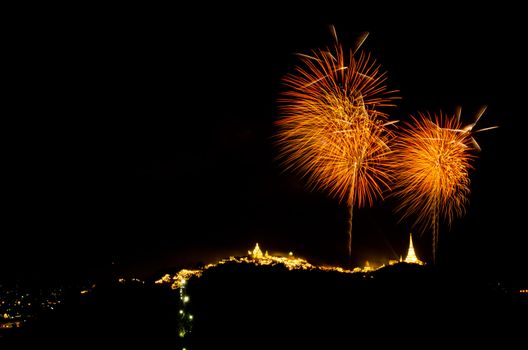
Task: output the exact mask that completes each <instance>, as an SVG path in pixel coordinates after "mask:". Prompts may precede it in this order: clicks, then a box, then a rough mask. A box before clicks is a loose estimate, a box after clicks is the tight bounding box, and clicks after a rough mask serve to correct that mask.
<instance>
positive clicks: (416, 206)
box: [391, 108, 495, 263]
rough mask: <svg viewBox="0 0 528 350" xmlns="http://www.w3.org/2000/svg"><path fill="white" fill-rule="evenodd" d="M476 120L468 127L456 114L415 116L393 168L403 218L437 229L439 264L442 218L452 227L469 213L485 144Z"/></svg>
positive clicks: (398, 146) (399, 144) (397, 146)
mask: <svg viewBox="0 0 528 350" xmlns="http://www.w3.org/2000/svg"><path fill="white" fill-rule="evenodd" d="M484 110H485V108H483V109H482V110H481V111H480V112H479V113H478V114H477V117H476V121H475V122H474V123H472V124H469V125H468V126H466V127H462V124H461V122H460V110H458V111H457V113H456V115H454V116H448V115H445V114H442V113H441V112H440V113H439V114H432V115H431V114H422V113H419V114H418V117H416V118H415V117H413V118H412V122H411V123H408V124H407V125H406V128H403V129H402V131H401V132H400V133H399V135H398V136H399V137H398V138H397V141H396V143H395V145H394V153H393V155H392V157H391V158H392V162H391V163H392V165H393V171H394V179H395V185H394V188H393V191H394V192H393V195H394V196H396V197H398V198H399V199H400V200H401V202H400V204H399V206H398V207H397V209H396V210H397V211H398V212H400V213H401V214H402V219H404V218H407V217H409V216H411V215H415V216H416V220H415V223H414V224H415V225H416V226H418V227H419V228H421V229H422V231H425V230H427V229H431V230H432V241H433V263H434V262H435V260H436V251H437V247H438V237H439V226H440V219H441V218H443V219H445V220H446V221H447V223H448V224H449V225H451V223H452V222H453V220H454V218H455V217H460V216H462V215H463V214H464V212H465V207H466V205H467V203H468V196H469V193H470V189H469V184H470V180H469V171H470V170H471V169H472V165H471V163H472V161H473V160H474V158H475V157H476V155H475V152H474V151H475V150H476V151H479V150H480V146H479V145H478V144H477V142H476V141H475V139H474V138H473V136H472V133H475V132H480V131H484V130H490V129H493V128H495V127H491V128H486V129H481V130H477V131H473V127H474V126H475V125H476V123H477V121H478V120H479V119H480V117H481V116H482V114H483V113H484Z"/></svg>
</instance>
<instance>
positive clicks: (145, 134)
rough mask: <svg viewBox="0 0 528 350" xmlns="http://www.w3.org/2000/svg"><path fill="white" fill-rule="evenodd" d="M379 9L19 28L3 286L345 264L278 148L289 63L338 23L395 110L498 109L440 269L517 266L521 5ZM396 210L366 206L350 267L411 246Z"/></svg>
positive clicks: (321, 205)
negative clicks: (238, 266) (205, 262)
mask: <svg viewBox="0 0 528 350" xmlns="http://www.w3.org/2000/svg"><path fill="white" fill-rule="evenodd" d="M380 7H381V6H378V5H375V4H373V5H372V6H367V5H365V6H356V5H354V6H352V5H351V6H349V7H345V8H343V7H334V8H332V7H330V6H328V7H327V8H325V9H312V10H305V11H299V10H292V9H287V8H285V7H278V6H274V7H271V6H270V5H268V7H262V8H258V7H255V8H249V7H248V8H246V9H240V8H238V9H236V11H235V9H234V8H225V7H224V8H210V7H207V6H205V5H204V8H201V9H190V8H188V9H183V8H181V9H178V8H171V9H162V8H159V9H158V8H156V9H155V8H149V9H144V8H118V9H108V8H107V9H75V10H73V9H71V11H69V12H66V13H67V15H63V14H61V15H58V14H57V13H58V12H57V13H56V14H54V15H51V16H39V15H38V14H33V15H35V17H36V18H35V20H33V17H32V19H31V20H29V19H27V18H26V19H25V21H21V22H20V23H18V25H14V26H13V27H12V28H11V31H10V35H11V38H13V39H14V40H13V42H14V44H15V45H14V47H13V49H12V50H9V55H11V57H13V62H12V64H11V66H10V67H8V70H9V78H10V79H9V93H8V96H7V97H8V100H9V102H10V105H11V107H10V108H6V109H5V110H4V118H5V119H6V120H8V121H9V123H8V124H9V125H8V126H6V128H5V129H4V134H5V140H7V143H6V147H5V148H4V172H5V173H6V174H7V180H6V181H5V182H4V191H3V192H4V194H5V195H4V196H3V197H4V208H5V209H4V220H3V221H4V225H3V227H4V228H3V230H2V235H3V237H2V244H1V246H2V247H3V249H2V254H1V257H0V259H1V262H2V265H1V266H2V270H3V271H1V270H0V271H1V274H3V275H5V276H26V275H33V276H34V275H39V276H45V275H47V274H58V275H68V274H71V273H72V272H79V273H87V274H90V273H93V272H94V271H102V270H105V269H107V268H108V267H109V266H111V265H110V264H111V262H114V263H116V264H117V265H118V266H123V268H124V269H125V268H126V269H145V267H147V266H148V269H150V268H151V267H152V266H154V267H155V268H160V267H162V266H168V265H175V264H179V263H182V262H190V261H192V262H194V261H197V260H200V259H206V257H207V256H210V255H211V254H218V253H221V254H220V255H222V254H223V253H224V252H227V251H230V250H233V251H235V250H237V249H239V252H242V251H243V250H241V249H243V248H245V247H246V246H250V245H252V244H254V242H255V241H259V242H262V244H263V245H264V246H269V247H270V249H275V250H290V249H292V250H295V251H297V252H300V253H301V254H304V255H305V256H308V257H312V258H317V259H321V260H324V261H328V262H339V261H341V257H342V256H343V255H344V253H345V249H344V242H345V241H346V240H345V229H346V209H345V208H344V207H343V206H340V205H339V204H338V203H337V202H336V201H335V200H333V199H331V198H328V197H327V196H326V195H325V194H324V193H318V192H309V191H307V190H306V188H305V187H304V186H303V183H302V181H301V180H300V179H299V178H298V177H296V176H295V175H292V174H283V173H281V168H280V166H279V164H278V163H277V162H276V161H275V160H274V157H275V156H276V153H277V152H276V149H275V148H274V146H273V144H272V140H271V138H272V135H273V133H274V131H275V129H274V126H273V123H274V121H275V120H277V111H276V107H277V104H276V99H277V97H278V94H279V92H280V89H281V85H280V84H281V82H280V79H281V77H282V76H283V75H284V74H286V73H288V72H289V71H290V70H291V69H292V67H293V65H294V64H295V63H296V62H297V61H296V58H295V56H294V55H293V53H295V52H307V51H309V50H310V49H311V48H318V47H323V46H327V45H331V44H332V37H331V35H330V33H329V30H328V25H329V24H334V25H335V26H336V28H337V31H338V35H339V37H340V40H341V41H342V42H343V43H344V44H345V45H347V44H348V45H353V43H354V40H355V38H356V37H357V36H358V35H359V33H361V32H363V31H369V32H370V37H369V38H368V40H367V42H366V43H365V46H364V48H365V49H367V50H369V51H371V52H372V54H373V55H374V56H375V57H376V58H377V59H378V61H379V62H380V63H381V64H382V65H383V67H384V68H385V69H387V70H388V72H389V85H390V87H391V88H394V89H398V90H400V91H401V92H400V95H401V96H402V100H401V102H400V103H399V107H398V108H397V109H394V110H393V113H392V114H393V116H394V118H396V119H401V120H406V119H407V118H408V115H409V114H410V113H415V112H416V111H427V110H428V111H437V110H439V109H442V110H444V111H447V112H452V111H453V110H454V108H455V106H457V105H461V106H462V107H463V112H464V113H463V118H466V119H465V120H467V121H468V122H469V121H470V120H471V118H472V117H473V115H474V114H475V113H476V111H477V110H478V108H479V107H480V106H481V105H484V104H486V105H488V111H487V113H486V114H485V115H484V117H483V119H482V121H481V126H491V125H500V129H498V130H494V131H491V132H489V133H487V134H482V135H479V141H480V144H481V146H482V148H483V152H482V153H481V154H480V155H479V157H480V158H479V159H478V160H477V161H476V163H475V168H476V170H475V171H474V172H473V173H472V175H471V179H472V185H471V186H472V195H471V203H470V206H469V208H468V213H467V215H466V217H465V218H464V219H461V220H458V221H456V222H455V224H454V227H453V228H452V230H451V231H449V232H448V231H447V229H445V228H444V232H445V235H444V239H443V241H442V242H441V244H443V247H442V248H441V249H442V250H443V252H442V259H443V261H445V263H446V264H452V265H455V264H459V263H464V264H470V265H472V264H479V265H480V266H481V268H482V269H484V270H488V269H489V271H492V273H499V274H500V273H503V272H504V271H505V270H507V269H509V268H511V267H514V268H515V269H517V270H520V269H521V267H520V266H524V265H523V264H525V260H526V255H525V252H524V248H523V242H525V241H526V239H525V238H524V237H523V235H524V234H523V231H524V220H523V219H524V217H523V215H524V208H525V206H526V205H525V198H526V195H525V193H526V191H525V186H524V185H523V183H524V182H525V178H526V176H525V174H524V171H523V170H522V169H521V167H523V166H524V161H525V159H526V157H525V149H524V146H523V140H524V139H525V137H524V135H523V134H524V132H525V130H526V129H525V126H526V109H525V104H526V103H525V101H526V98H525V93H526V89H525V84H526V78H527V76H526V63H525V62H526V54H525V53H523V50H524V43H525V41H526V40H525V38H524V26H523V21H522V20H523V19H522V18H521V16H520V13H521V12H522V11H519V9H515V8H508V9H505V8H502V9H496V8H486V7H479V8H474V9H470V10H467V11H462V10H461V9H459V8H457V7H449V8H447V7H435V5H427V7H424V8H414V9H413V10H414V11H416V12H415V13H412V14H411V13H410V12H408V10H409V9H396V8H386V9H380ZM48 10H49V9H48ZM52 12H53V11H52ZM61 13H62V12H61ZM26 24H27V25H26ZM392 207H393V204H392V203H390V202H386V203H384V204H378V205H377V206H376V207H374V208H372V209H362V210H358V211H356V216H355V219H354V240H355V241H354V244H355V248H356V249H357V256H356V260H358V261H363V260H364V259H369V258H370V259H372V258H376V257H379V258H383V257H387V256H390V257H396V256H397V255H398V254H401V252H402V249H403V247H404V246H405V245H406V244H407V241H406V239H407V235H408V232H409V231H410V230H411V229H410V225H409V224H408V223H401V224H398V223H397V220H396V219H395V218H394V217H393V216H392V214H391V208H392ZM416 244H417V246H418V249H419V250H422V251H423V253H424V254H427V251H428V250H429V245H428V242H427V238H425V237H424V238H423V240H422V241H421V242H417V243H416ZM391 254H392V255H391Z"/></svg>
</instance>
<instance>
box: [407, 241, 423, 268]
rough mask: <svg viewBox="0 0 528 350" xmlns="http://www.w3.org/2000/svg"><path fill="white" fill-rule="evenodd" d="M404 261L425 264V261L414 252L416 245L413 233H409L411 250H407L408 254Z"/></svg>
mask: <svg viewBox="0 0 528 350" xmlns="http://www.w3.org/2000/svg"><path fill="white" fill-rule="evenodd" d="M403 261H404V262H406V263H408V264H418V265H424V262H423V261H421V260H420V259H418V258H417V257H416V254H415V253H414V246H413V241H412V233H411V234H410V235H409V250H408V251H407V256H406V257H405V260H403Z"/></svg>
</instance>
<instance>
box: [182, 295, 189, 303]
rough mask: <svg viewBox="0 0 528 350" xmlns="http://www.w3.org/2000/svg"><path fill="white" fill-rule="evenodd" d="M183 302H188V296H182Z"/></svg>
mask: <svg viewBox="0 0 528 350" xmlns="http://www.w3.org/2000/svg"><path fill="white" fill-rule="evenodd" d="M183 302H184V303H188V302H189V296H188V295H186V296H184V297H183Z"/></svg>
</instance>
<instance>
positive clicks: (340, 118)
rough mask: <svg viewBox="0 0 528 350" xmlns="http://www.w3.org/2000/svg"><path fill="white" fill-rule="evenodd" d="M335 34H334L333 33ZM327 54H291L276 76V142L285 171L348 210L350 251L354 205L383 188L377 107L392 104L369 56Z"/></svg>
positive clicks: (383, 145) (382, 123)
mask: <svg viewBox="0 0 528 350" xmlns="http://www.w3.org/2000/svg"><path fill="white" fill-rule="evenodd" d="M334 34H335V32H334ZM365 38H366V35H364V36H362V38H361V39H360V40H359V41H358V45H357V46H356V49H355V50H350V51H348V52H347V51H345V50H344V49H343V47H342V46H341V45H340V44H339V43H338V42H337V37H336V44H335V46H334V47H333V48H332V49H326V50H314V51H312V53H311V54H310V55H299V56H300V58H301V64H300V65H298V66H297V67H296V68H295V71H294V73H292V74H289V75H287V76H286V77H285V78H284V83H285V85H286V87H287V90H286V91H285V92H284V93H283V94H282V98H281V99H280V100H279V102H280V103H281V115H282V117H281V119H280V120H279V121H278V122H277V125H278V127H279V131H278V134H277V143H278V145H279V147H280V157H281V159H282V160H283V163H284V165H285V167H286V169H288V170H294V171H297V172H298V173H300V174H301V175H302V176H303V177H305V178H307V182H308V184H309V185H310V187H312V188H321V189H324V190H327V191H328V192H329V193H330V194H331V195H333V196H335V197H337V198H338V199H339V200H340V201H342V202H346V203H347V205H348V207H349V209H350V216H349V223H348V253H349V256H351V249H352V216H353V208H354V206H358V207H362V206H365V205H372V203H373V201H374V199H375V198H377V197H381V195H382V192H383V190H384V189H385V188H387V187H388V183H389V180H390V179H389V173H390V172H389V171H388V169H387V167H386V164H385V163H386V159H387V156H388V155H389V153H390V148H389V147H390V145H389V143H390V141H391V139H392V134H391V133H390V132H389V131H388V130H387V125H388V124H391V123H392V122H387V115H386V114H385V113H384V112H382V111H380V110H379V109H378V108H379V107H386V106H392V105H393V104H392V100H393V99H394V97H393V95H392V93H393V91H388V90H387V88H386V86H385V81H386V73H385V72H383V71H382V70H381V68H380V66H379V65H377V64H376V62H375V61H374V60H373V59H371V57H370V55H369V54H365V53H363V52H361V53H359V54H357V53H356V51H357V50H358V48H359V46H361V44H362V43H363V41H364V40H365Z"/></svg>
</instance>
